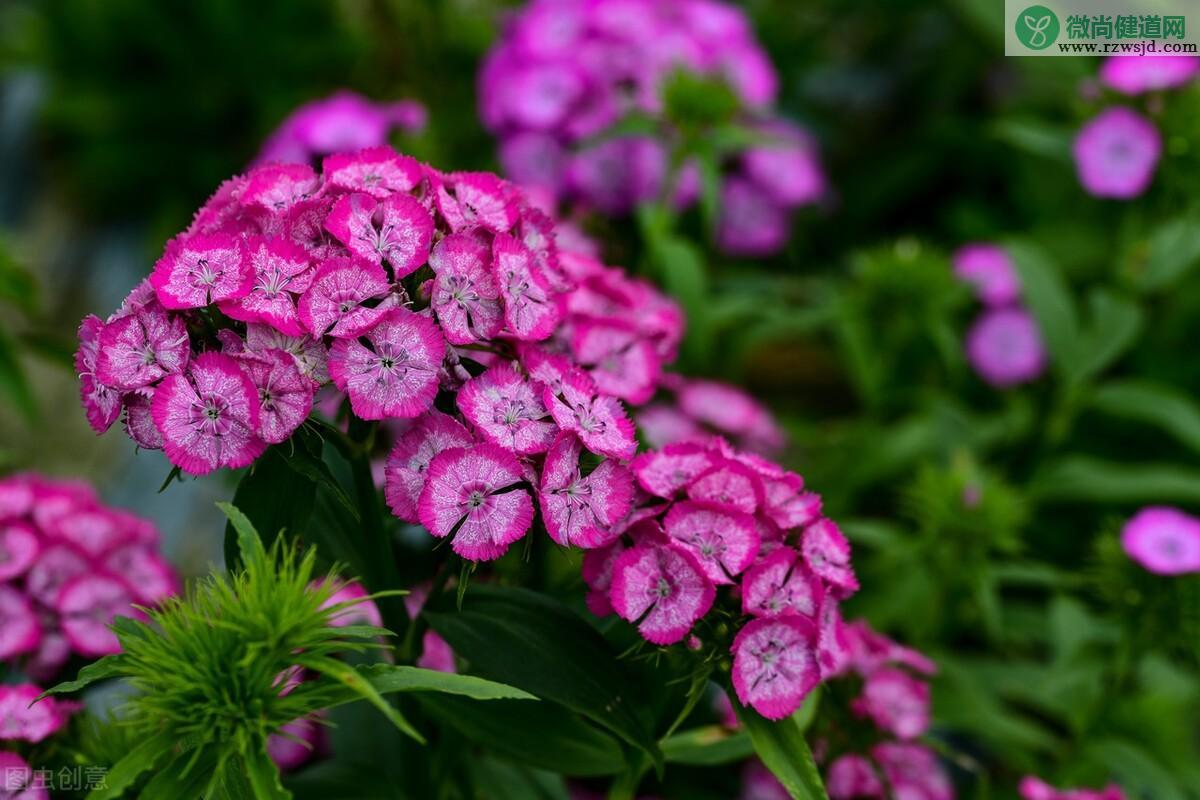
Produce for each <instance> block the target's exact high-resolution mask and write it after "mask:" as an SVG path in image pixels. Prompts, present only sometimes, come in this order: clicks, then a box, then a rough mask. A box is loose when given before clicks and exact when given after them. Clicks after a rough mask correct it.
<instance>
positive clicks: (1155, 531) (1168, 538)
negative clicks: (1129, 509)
mask: <svg viewBox="0 0 1200 800" xmlns="http://www.w3.org/2000/svg"><path fill="white" fill-rule="evenodd" d="M1121 547H1122V548H1124V550H1125V552H1126V554H1128V556H1129V557H1130V558H1131V559H1133V560H1134V561H1136V562H1137V563H1138V564H1140V565H1141V566H1143V567H1145V568H1146V569H1147V570H1149V571H1150V572H1153V573H1155V574H1158V575H1182V574H1186V573H1189V572H1200V519H1197V518H1196V517H1193V516H1192V515H1190V514H1185V513H1184V512H1182V511H1180V510H1179V509H1176V508H1169V507H1166V506H1149V507H1147V508H1143V509H1142V510H1141V511H1139V512H1138V513H1137V514H1135V515H1134V516H1133V518H1132V519H1130V520H1129V521H1128V522H1126V523H1125V527H1124V529H1123V530H1122V531H1121Z"/></svg>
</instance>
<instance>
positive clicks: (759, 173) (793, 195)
mask: <svg viewBox="0 0 1200 800" xmlns="http://www.w3.org/2000/svg"><path fill="white" fill-rule="evenodd" d="M764 128H765V130H763V133H765V134H767V135H768V136H769V137H770V139H769V140H768V141H767V142H766V143H764V144H762V145H759V146H756V147H752V148H750V149H749V150H746V151H745V152H744V153H742V155H741V160H742V167H743V169H744V170H745V174H746V177H747V178H749V179H750V180H751V181H753V182H754V184H756V185H757V186H758V187H759V188H760V189H761V190H763V191H764V192H766V193H767V195H769V196H770V197H771V199H772V200H774V201H775V202H776V203H778V204H779V205H781V206H784V207H787V208H791V207H793V206H799V205H804V204H806V203H812V202H814V201H816V200H819V199H820V198H821V197H822V195H824V194H825V189H826V183H825V174H824V172H823V171H822V170H821V164H820V162H819V161H818V160H817V157H816V145H815V143H814V142H813V140H812V137H810V136H809V135H808V134H807V133H806V132H805V131H803V130H801V129H800V128H798V127H796V126H795V125H791V124H789V123H785V122H779V123H775V124H773V125H767V126H764Z"/></svg>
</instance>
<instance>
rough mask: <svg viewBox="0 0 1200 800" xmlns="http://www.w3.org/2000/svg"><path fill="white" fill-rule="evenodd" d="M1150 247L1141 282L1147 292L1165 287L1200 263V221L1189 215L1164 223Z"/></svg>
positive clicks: (1151, 240) (1159, 227) (1154, 235)
mask: <svg viewBox="0 0 1200 800" xmlns="http://www.w3.org/2000/svg"><path fill="white" fill-rule="evenodd" d="M1147 247H1148V252H1147V254H1146V260H1145V265H1144V267H1143V268H1142V270H1141V275H1140V278H1139V281H1138V283H1139V285H1140V286H1141V288H1142V289H1144V290H1146V291H1154V290H1157V289H1165V288H1167V287H1169V286H1170V285H1171V284H1173V283H1175V282H1176V281H1178V280H1179V279H1181V278H1182V277H1183V276H1184V275H1186V274H1187V273H1188V272H1189V271H1191V270H1192V269H1193V268H1195V266H1196V265H1197V264H1200V220H1197V219H1196V216H1195V215H1194V214H1186V215H1184V216H1181V217H1177V218H1175V219H1172V220H1169V221H1167V222H1165V223H1163V224H1162V225H1160V226H1158V228H1156V229H1155V230H1154V232H1153V233H1151V234H1150V239H1149V241H1148V242H1147Z"/></svg>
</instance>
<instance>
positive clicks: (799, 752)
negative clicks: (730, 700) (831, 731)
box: [733, 702, 829, 800]
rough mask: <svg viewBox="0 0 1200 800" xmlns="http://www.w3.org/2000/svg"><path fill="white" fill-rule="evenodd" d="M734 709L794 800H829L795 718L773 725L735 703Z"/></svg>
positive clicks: (752, 711) (765, 761) (767, 764)
mask: <svg viewBox="0 0 1200 800" xmlns="http://www.w3.org/2000/svg"><path fill="white" fill-rule="evenodd" d="M733 707H734V709H735V710H736V711H737V715H738V719H739V720H741V722H742V726H743V727H744V728H745V729H746V732H747V733H749V734H750V740H751V741H752V742H753V743H754V751H755V752H756V753H758V757H759V758H760V759H761V760H762V762H763V764H764V765H766V767H767V769H769V770H771V772H772V773H773V774H774V775H775V777H776V778H777V779H778V780H779V782H780V783H781V784H783V787H784V788H785V789H787V792H788V794H789V795H791V797H792V800H829V795H827V794H826V793H825V784H824V783H823V782H822V781H821V773H819V772H818V771H817V763H816V761H814V760H813V755H812V751H811V750H809V748H808V742H807V741H805V739H804V734H803V732H801V730H800V726H799V725H798V724H797V723H796V720H795V719H794V718H793V717H788V718H787V719H784V720H780V721H779V722H771V721H770V720H767V719H764V718H763V717H761V716H759V714H758V713H757V712H756V711H754V710H753V709H749V708H746V707H745V706H743V705H742V704H741V703H737V702H735V703H734V704H733Z"/></svg>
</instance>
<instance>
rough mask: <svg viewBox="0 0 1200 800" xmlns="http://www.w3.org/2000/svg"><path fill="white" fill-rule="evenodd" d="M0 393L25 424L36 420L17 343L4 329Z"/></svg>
mask: <svg viewBox="0 0 1200 800" xmlns="http://www.w3.org/2000/svg"><path fill="white" fill-rule="evenodd" d="M0 393H3V394H6V395H7V396H8V401H9V402H10V403H12V404H13V406H14V407H15V408H16V409H17V411H18V412H19V413H20V414H21V416H22V417H24V418H25V420H26V421H27V422H34V421H36V420H37V418H38V409H37V402H36V401H35V399H34V396H33V389H32V388H30V386H29V379H28V378H27V377H26V376H25V368H24V367H22V366H21V360H20V356H19V355H18V353H17V343H16V342H15V341H14V340H13V339H12V337H10V336H9V335H8V334H7V333H6V332H5V331H4V328H2V327H0Z"/></svg>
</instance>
